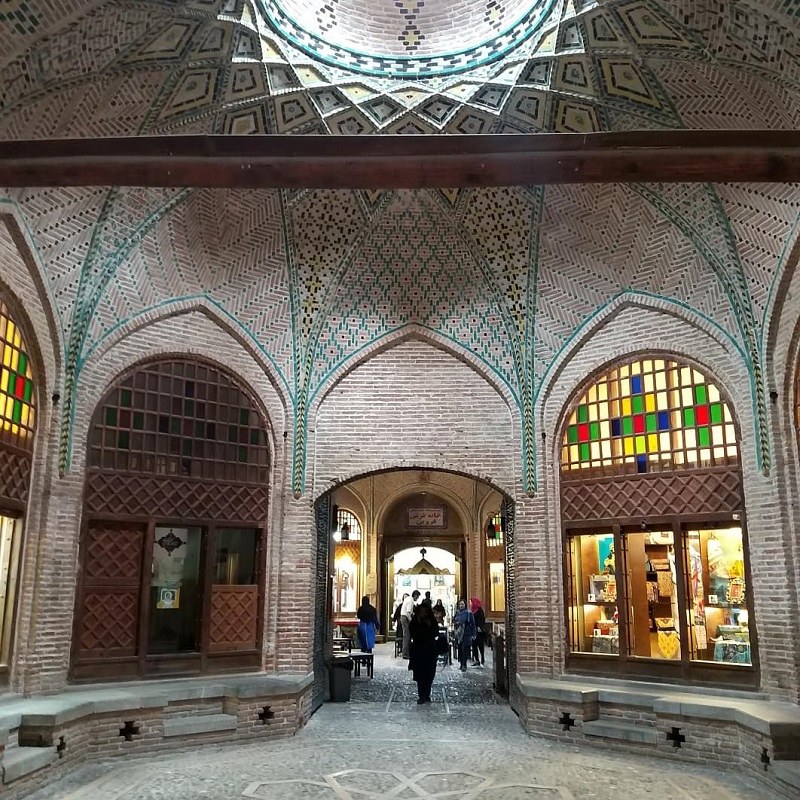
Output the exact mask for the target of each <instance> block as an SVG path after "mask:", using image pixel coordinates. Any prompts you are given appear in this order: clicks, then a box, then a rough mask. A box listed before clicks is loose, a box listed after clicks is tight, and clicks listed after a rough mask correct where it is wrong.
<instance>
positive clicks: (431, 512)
mask: <svg viewBox="0 0 800 800" xmlns="http://www.w3.org/2000/svg"><path fill="white" fill-rule="evenodd" d="M408 527H409V528H444V527H445V518H444V506H438V507H436V508H409V509H408Z"/></svg>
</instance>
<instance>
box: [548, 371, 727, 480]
mask: <svg viewBox="0 0 800 800" xmlns="http://www.w3.org/2000/svg"><path fill="white" fill-rule="evenodd" d="M737 460H738V448H737V444H736V430H735V427H734V424H733V419H732V417H731V413H730V410H729V409H728V406H727V404H726V403H725V401H724V400H723V399H722V397H721V396H720V393H719V390H718V389H717V387H716V386H715V385H714V384H713V383H712V382H711V381H709V380H707V379H706V377H705V376H704V375H703V374H702V373H701V372H700V371H699V370H697V369H694V368H693V367H691V366H688V365H686V364H678V363H677V362H675V361H669V360H666V359H660V358H645V359H641V360H637V361H632V362H630V363H628V364H623V365H620V366H618V367H615V368H613V369H611V370H609V371H608V372H607V373H606V374H604V375H602V376H601V377H600V378H598V379H597V380H596V381H595V382H594V383H592V385H591V386H590V387H589V389H588V390H587V391H586V392H585V393H584V395H583V396H582V397H581V398H580V399H579V400H578V402H577V403H576V404H575V405H574V407H573V409H572V411H571V412H570V415H569V419H568V422H567V425H566V427H565V430H564V435H563V439H562V445H561V469H562V471H565V472H566V471H571V470H579V469H591V470H601V471H604V472H637V473H646V472H655V471H662V470H669V469H686V468H688V467H697V466H700V467H707V466H715V465H727V464H731V463H735V462H736V461H737Z"/></svg>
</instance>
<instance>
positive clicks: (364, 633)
mask: <svg viewBox="0 0 800 800" xmlns="http://www.w3.org/2000/svg"><path fill="white" fill-rule="evenodd" d="M356 616H357V617H358V641H359V642H360V643H361V652H362V653H371V652H372V648H373V647H375V634H376V633H377V632H378V631H379V630H380V628H381V626H380V623H379V622H378V611H377V609H376V608H375V606H373V605H370V602H369V597H368V596H367V595H364V596H363V597H362V598H361V605H360V606H359V608H358V611H357V612H356Z"/></svg>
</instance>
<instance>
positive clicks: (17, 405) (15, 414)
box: [11, 400, 22, 422]
mask: <svg viewBox="0 0 800 800" xmlns="http://www.w3.org/2000/svg"><path fill="white" fill-rule="evenodd" d="M11 419H12V420H13V421H14V422H22V401H21V400H15V401H14V408H13V410H12V411H11Z"/></svg>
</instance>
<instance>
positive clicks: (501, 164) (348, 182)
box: [0, 131, 800, 189]
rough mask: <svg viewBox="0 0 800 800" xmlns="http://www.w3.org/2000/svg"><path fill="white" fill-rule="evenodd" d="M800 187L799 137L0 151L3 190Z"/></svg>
mask: <svg viewBox="0 0 800 800" xmlns="http://www.w3.org/2000/svg"><path fill="white" fill-rule="evenodd" d="M638 181H655V182H666V183H682V182H689V183H697V182H712V183H717V182H729V181H730V182H749V181H756V182H778V183H790V182H794V181H800V132H798V131H633V132H626V133H593V134H575V133H541V134H530V135H528V134H525V135H522V134H512V135H508V134H498V135H495V134H492V135H486V136H456V135H439V136H388V135H387V136H140V137H128V138H114V139H61V140H59V139H55V140H42V141H38V140H31V141H8V142H0V186H7V187H13V186H199V187H203V186H206V187H237V188H294V189H300V188H330V189H411V188H432V187H443V188H456V187H469V186H515V185H539V184H549V183H620V182H623V183H627V182H638Z"/></svg>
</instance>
